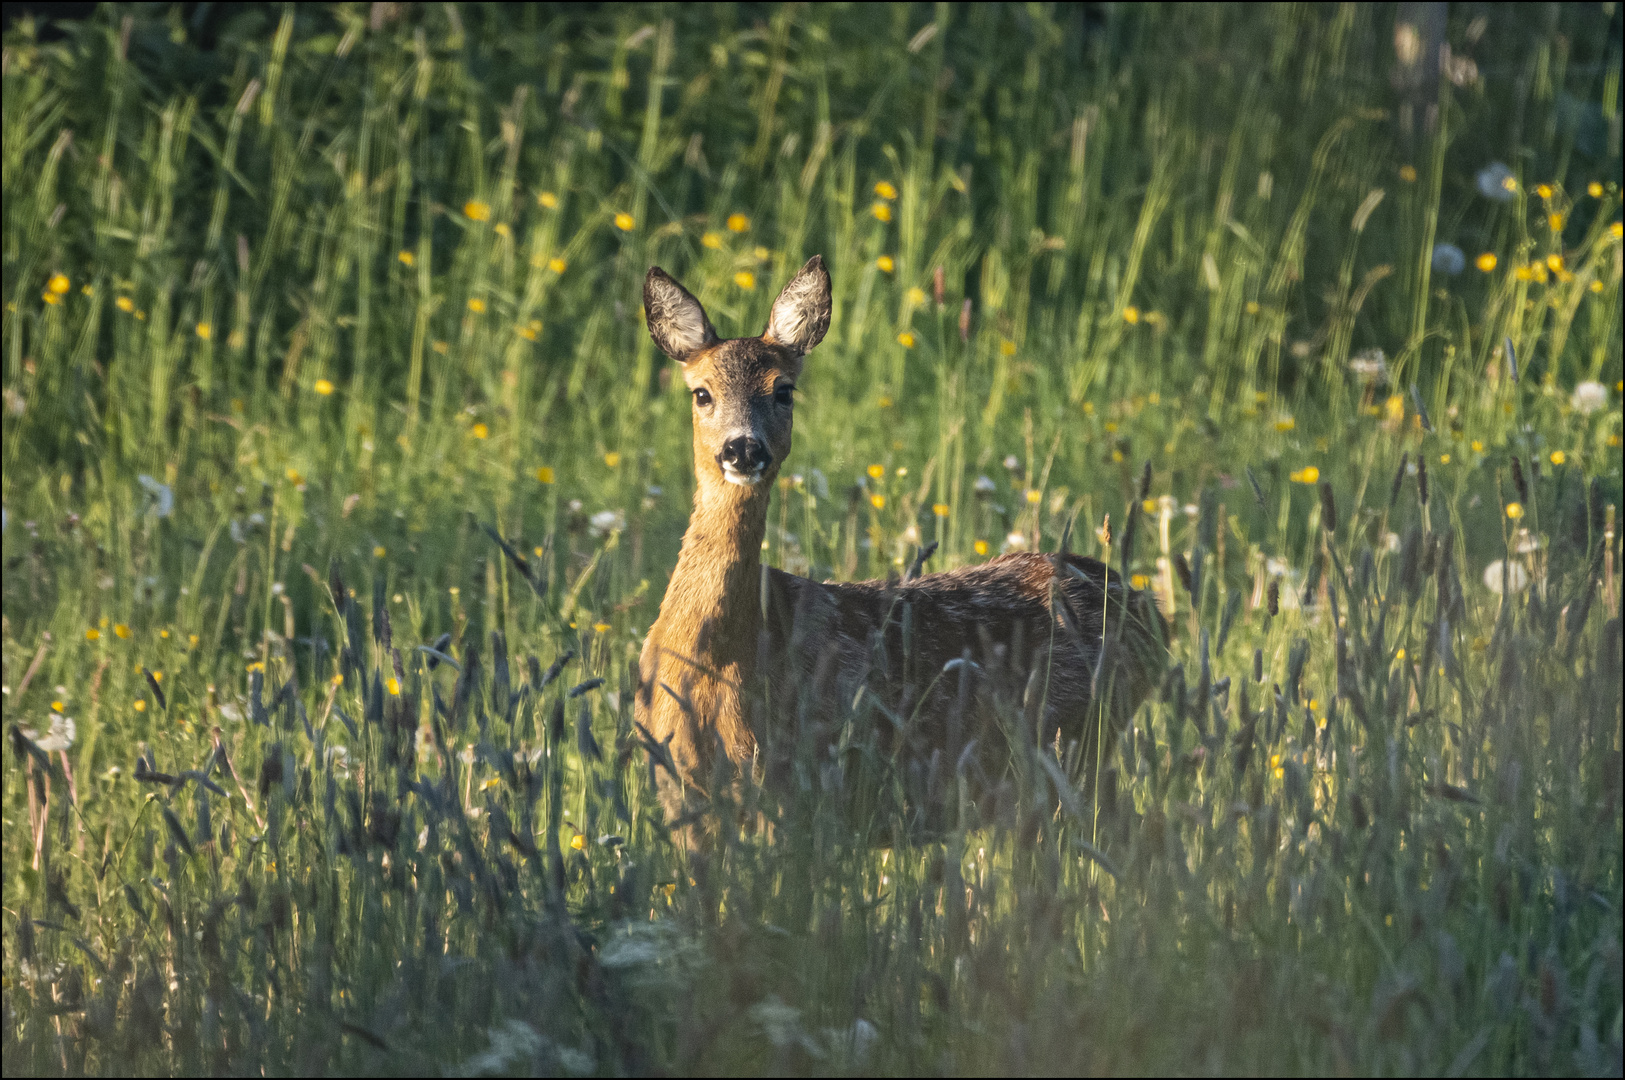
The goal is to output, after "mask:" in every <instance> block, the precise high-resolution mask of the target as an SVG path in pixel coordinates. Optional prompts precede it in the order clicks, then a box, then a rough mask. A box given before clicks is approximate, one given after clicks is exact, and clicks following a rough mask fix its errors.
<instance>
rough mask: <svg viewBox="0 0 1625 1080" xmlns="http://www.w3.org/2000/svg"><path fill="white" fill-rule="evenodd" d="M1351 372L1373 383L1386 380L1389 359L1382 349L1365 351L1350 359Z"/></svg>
mask: <svg viewBox="0 0 1625 1080" xmlns="http://www.w3.org/2000/svg"><path fill="white" fill-rule="evenodd" d="M1349 370H1350V371H1352V372H1354V374H1356V375H1358V376H1359V377H1360V378H1362V379H1367V380H1370V381H1373V382H1374V381H1376V380H1377V379H1384V378H1387V377H1388V357H1387V355H1386V354H1385V353H1384V352H1383V351H1382V350H1381V349H1365V350H1363V351H1361V352H1357V353H1355V354H1354V355H1353V356H1351V357H1349Z"/></svg>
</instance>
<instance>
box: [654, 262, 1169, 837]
mask: <svg viewBox="0 0 1625 1080" xmlns="http://www.w3.org/2000/svg"><path fill="white" fill-rule="evenodd" d="M673 290H675V291H673ZM828 299H829V297H828V275H827V274H825V273H824V271H823V265H822V262H821V260H819V259H817V258H816V257H815V258H814V259H813V260H812V261H811V262H809V263H808V264H807V267H806V268H804V269H803V270H802V272H801V273H800V274H798V275H797V276H796V278H795V279H794V280H792V282H791V283H790V285H788V286H786V288H785V292H784V294H783V295H782V296H781V297H780V299H779V301H778V303H777V304H775V308H774V318H773V319H771V320H770V323H769V329H768V333H767V334H765V335H764V336H763V337H760V338H744V339H737V340H732V341H722V342H719V341H717V340H716V339H715V336H714V334H712V333H711V331H710V323H709V321H708V320H706V319H705V316H704V312H703V310H701V309H700V308H699V304H698V301H695V300H694V299H693V297H691V296H689V295H688V293H687V292H686V291H684V290H682V288H681V286H678V285H676V283H675V282H673V281H671V279H670V278H668V277H666V276H665V275H664V274H663V273H661V272H660V271H658V270H651V271H650V284H649V286H648V287H646V289H645V300H646V305H647V307H648V310H649V321H650V332H651V334H652V335H653V336H654V338H655V340H656V342H657V343H658V344H660V345H661V347H662V348H663V349H665V350H666V351H667V352H668V354H670V355H673V356H674V357H675V358H677V359H679V360H681V361H683V376H684V379H685V380H686V381H687V383H688V385H689V387H690V389H691V390H702V389H703V390H705V391H706V392H707V393H708V394H709V395H710V403H709V404H707V405H703V406H702V405H700V404H696V405H695V409H694V412H695V418H694V464H695V472H696V475H697V478H698V484H697V489H696V491H695V495H694V510H693V514H692V516H691V517H690V519H689V526H688V531H687V532H686V533H685V534H684V536H683V546H682V553H681V554H680V555H679V556H678V560H677V566H676V569H675V570H674V571H673V572H672V576H671V584H670V586H669V587H668V588H667V591H666V596H665V599H664V600H663V601H662V602H661V605H660V615H659V617H658V618H657V619H656V620H655V623H654V625H653V626H652V627H651V628H650V630H649V635H648V638H647V640H646V642H645V644H644V648H643V654H642V657H641V660H640V674H639V684H638V692H637V700H636V712H637V719H638V721H639V723H641V724H642V725H643V726H644V727H645V728H646V729H647V730H648V731H649V732H650V733H651V735H652V736H653V737H654V738H655V739H656V740H657V741H660V742H664V743H666V744H667V745H668V746H669V747H670V751H671V756H672V758H673V759H674V761H675V764H676V766H677V770H678V772H679V773H680V774H681V783H679V782H678V781H677V779H676V778H673V777H670V776H669V775H666V774H664V773H662V774H661V788H662V798H663V801H664V802H665V803H666V805H667V809H668V811H669V812H671V813H672V814H674V815H675V814H677V813H679V812H680V811H681V808H682V805H683V803H684V795H683V791H682V788H683V787H688V788H692V789H695V790H696V791H698V792H699V793H702V794H704V793H706V789H707V788H708V786H709V785H710V784H711V783H712V782H713V779H714V778H722V779H724V780H732V779H734V778H737V777H739V776H741V775H755V776H757V777H758V778H764V777H765V778H768V779H769V780H770V781H771V779H772V778H773V777H774V776H775V775H776V774H778V772H779V769H780V768H781V767H782V766H783V765H784V764H785V762H786V760H787V756H788V754H789V753H790V751H791V750H792V748H793V746H794V744H795V742H796V740H797V738H798V737H799V734H800V733H802V732H804V731H806V730H807V729H808V726H809V725H832V724H834V723H838V722H839V721H840V720H841V718H842V717H843V715H845V713H847V712H850V707H851V704H852V702H853V701H854V698H855V697H856V695H857V694H858V692H859V690H860V689H862V690H863V691H864V693H866V694H872V695H874V700H875V701H876V704H877V707H879V708H881V709H883V710H885V711H886V712H887V713H888V714H889V715H890V716H891V717H892V718H893V720H894V722H893V724H892V725H891V726H890V727H889V729H888V730H887V739H888V742H889V743H890V745H891V747H892V749H893V752H894V754H895V753H897V752H902V756H904V757H906V758H907V759H910V760H915V761H918V760H920V759H922V758H929V757H930V756H931V755H932V753H933V752H936V751H946V752H947V753H949V754H957V753H958V752H959V749H960V747H962V746H964V745H965V744H966V743H968V741H969V740H970V739H972V738H975V739H978V740H980V741H982V746H983V747H984V749H986V750H990V751H992V752H994V753H996V752H997V750H998V743H999V742H1000V741H1001V740H999V739H998V738H997V737H996V736H995V735H993V733H992V732H990V731H989V730H988V723H987V717H988V716H989V715H990V714H991V712H992V708H993V707H994V706H995V702H994V700H993V699H994V698H996V697H997V696H998V695H999V694H1000V693H1001V692H1002V693H1005V694H1008V695H1010V696H1012V697H1017V698H1019V699H1020V700H1019V701H1017V702H1016V703H1015V708H1016V709H1019V710H1020V711H1021V712H1022V713H1024V714H1026V715H1028V716H1030V717H1031V719H1030V721H1029V722H1030V723H1031V725H1032V726H1031V727H1030V728H1029V729H1028V730H1030V731H1031V732H1032V734H1031V736H1030V737H1032V738H1035V739H1037V740H1039V741H1040V742H1042V743H1043V744H1045V745H1049V744H1051V743H1052V741H1055V740H1057V738H1058V739H1059V741H1061V742H1062V743H1070V742H1072V741H1073V740H1077V741H1078V742H1079V743H1080V744H1082V745H1083V746H1084V747H1085V748H1086V749H1091V748H1092V747H1093V746H1094V731H1095V727H1096V723H1095V718H1096V717H1098V716H1099V715H1100V711H1099V710H1098V709H1096V708H1094V705H1095V704H1096V697H1095V694H1096V681H1097V679H1099V680H1101V681H1103V682H1105V683H1106V684H1107V685H1108V686H1109V687H1110V699H1111V700H1110V708H1109V709H1107V710H1106V715H1107V717H1108V719H1109V722H1110V723H1111V724H1112V725H1113V727H1114V728H1120V727H1121V725H1122V723H1124V722H1125V721H1126V719H1127V717H1128V715H1129V714H1130V713H1132V711H1133V709H1134V707H1135V706H1136V705H1137V704H1138V703H1139V701H1140V700H1141V699H1142V698H1143V697H1144V695H1145V693H1146V691H1147V690H1148V688H1149V687H1150V685H1151V684H1152V682H1153V681H1154V680H1155V678H1156V676H1157V673H1158V671H1159V670H1160V669H1161V666H1162V661H1163V655H1164V650H1163V644H1162V642H1163V640H1164V638H1165V628H1166V624H1165V623H1163V621H1162V618H1161V616H1160V614H1159V613H1158V612H1157V611H1156V607H1155V604H1154V603H1153V602H1152V601H1151V599H1150V597H1149V594H1147V593H1144V592H1135V591H1133V590H1125V589H1124V588H1123V585H1122V583H1121V581H1120V580H1119V578H1118V576H1117V575H1116V574H1115V573H1108V571H1107V569H1106V567H1104V566H1103V565H1101V564H1100V563H1099V562H1096V561H1095V560H1093V559H1086V558H1082V557H1080V556H1075V555H1066V556H1061V555H1039V554H1015V555H1005V556H1003V557H1000V558H997V559H994V560H992V561H990V562H988V563H984V564H982V565H978V566H967V567H962V568H960V569H957V570H951V571H948V572H945V573H939V574H930V575H926V576H924V577H921V578H918V579H916V580H913V581H908V582H902V583H895V582H894V583H888V582H877V581H869V582H855V583H835V582H826V583H823V584H820V583H817V582H813V581H810V580H808V579H806V578H801V577H796V576H794V575H791V574H786V573H784V572H782V571H779V570H774V569H771V568H769V569H766V571H765V573H764V570H763V567H762V566H761V560H760V556H761V544H762V537H763V535H764V534H765V531H766V527H767V510H768V501H769V495H770V492H771V490H772V479H773V477H774V476H775V475H776V474H777V471H778V468H779V466H780V464H781V463H782V462H783V460H784V458H785V456H786V455H787V454H788V452H789V449H790V436H791V408H790V407H789V406H788V405H786V404H783V403H782V402H778V401H776V400H775V392H776V391H777V390H778V389H779V388H781V387H783V386H784V385H786V384H793V383H794V380H795V379H796V378H797V377H798V376H799V375H800V371H801V357H802V355H803V354H804V353H805V352H806V351H807V350H808V349H810V348H812V346H813V345H816V344H817V341H818V339H819V338H821V337H822V336H823V331H824V329H825V328H826V327H827V326H828ZM787 306H788V307H789V308H790V310H789V311H788V313H786V312H785V311H784V310H783V309H785V308H786V307H787ZM785 339H788V340H785ZM780 396H782V395H780ZM742 431H748V432H750V433H752V437H755V438H758V439H759V442H760V444H761V445H762V446H763V447H765V448H766V450H767V451H768V452H770V453H771V463H770V464H769V465H768V466H767V467H766V468H765V469H764V470H763V472H762V474H761V476H760V478H759V479H758V481H757V482H756V483H755V484H754V485H751V486H745V485H741V484H739V483H730V482H728V480H727V477H726V473H725V470H724V467H723V465H722V464H721V460H722V456H721V455H722V451H721V447H722V445H723V442H724V440H726V439H727V438H729V437H730V436H731V435H734V434H736V433H738V432H742ZM1125 604H1127V605H1128V607H1127V609H1126V610H1125V608H1124V606H1123V605H1125ZM1103 646H1104V651H1105V653H1106V655H1107V656H1108V657H1112V658H1113V659H1112V660H1111V661H1109V662H1108V663H1105V664H1102V663H1101V655H1102V651H1103ZM967 654H968V656H969V658H970V660H971V661H972V662H973V663H974V665H975V666H974V667H973V668H972V673H973V677H972V679H971V680H970V684H971V686H972V689H973V692H974V693H975V695H976V702H975V707H974V708H973V709H972V710H971V711H970V713H969V715H962V713H961V710H960V708H959V701H958V694H959V687H960V676H959V674H958V673H957V671H950V672H947V673H944V666H945V665H947V664H948V663H949V662H951V661H954V660H957V659H961V658H962V657H964V656H966V655H967ZM1035 673H1036V674H1035ZM1001 688H1002V689H1001ZM1012 688H1013V689H1012ZM1006 704H1007V705H1008V704H1009V702H1007V703H1006ZM961 719H962V720H963V722H964V729H963V730H955V727H956V725H957V723H958V721H959V720H961ZM1040 725H1041V726H1040ZM718 755H721V758H720V759H719V756H718ZM994 760H996V758H995V759H994ZM719 766H721V767H720V768H719Z"/></svg>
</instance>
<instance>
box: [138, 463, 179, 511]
mask: <svg viewBox="0 0 1625 1080" xmlns="http://www.w3.org/2000/svg"><path fill="white" fill-rule="evenodd" d="M135 482H136V483H138V484H140V485H141V486H142V487H143V488H145V489H146V492H147V495H148V497H149V498H150V499H151V500H152V510H153V513H155V514H157V515H158V516H159V517H161V518H163V517H168V516H169V515H170V514H173V513H174V512H175V492H174V491H173V490H172V489H171V488H170V486H169V485H168V484H160V483H159V482H158V481H156V480H154V479H153V478H152V477H150V476H148V475H147V474H146V473H142V474H141V475H140V476H138V477H136V478H135Z"/></svg>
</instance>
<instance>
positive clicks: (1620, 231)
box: [1608, 221, 1625, 240]
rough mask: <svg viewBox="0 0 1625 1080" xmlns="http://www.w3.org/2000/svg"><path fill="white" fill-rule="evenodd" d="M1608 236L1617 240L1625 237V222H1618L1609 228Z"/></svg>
mask: <svg viewBox="0 0 1625 1080" xmlns="http://www.w3.org/2000/svg"><path fill="white" fill-rule="evenodd" d="M1608 235H1609V236H1612V237H1613V238H1614V239H1615V240H1618V239H1619V238H1620V237H1622V236H1625V221H1616V222H1614V223H1613V224H1612V225H1610V226H1608Z"/></svg>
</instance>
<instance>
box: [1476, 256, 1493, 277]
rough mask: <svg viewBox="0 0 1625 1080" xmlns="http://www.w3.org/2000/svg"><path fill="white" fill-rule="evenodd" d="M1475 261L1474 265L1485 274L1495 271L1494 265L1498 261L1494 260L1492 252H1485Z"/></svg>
mask: <svg viewBox="0 0 1625 1080" xmlns="http://www.w3.org/2000/svg"><path fill="white" fill-rule="evenodd" d="M1475 261H1476V265H1477V266H1478V268H1479V269H1480V270H1482V271H1484V273H1486V274H1487V273H1489V272H1490V271H1491V270H1494V269H1495V264H1496V262H1497V261H1498V260H1497V259H1496V258H1495V253H1494V252H1493V251H1486V252H1485V253H1484V254H1482V255H1480V256H1479V257H1478V258H1477V260H1475Z"/></svg>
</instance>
